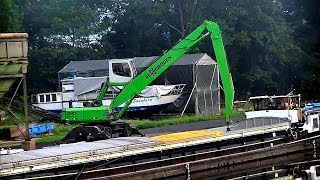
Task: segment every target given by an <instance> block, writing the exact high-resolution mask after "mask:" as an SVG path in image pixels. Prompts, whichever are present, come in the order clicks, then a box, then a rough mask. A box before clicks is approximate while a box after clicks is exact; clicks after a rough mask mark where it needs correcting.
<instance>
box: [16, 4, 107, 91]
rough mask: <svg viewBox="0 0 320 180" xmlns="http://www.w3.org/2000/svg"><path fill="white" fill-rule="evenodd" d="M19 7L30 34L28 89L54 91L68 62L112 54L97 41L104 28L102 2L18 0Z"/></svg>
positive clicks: (105, 25) (105, 27)
mask: <svg viewBox="0 0 320 180" xmlns="http://www.w3.org/2000/svg"><path fill="white" fill-rule="evenodd" d="M19 6H20V9H22V10H23V11H24V26H25V29H26V31H27V32H28V33H29V36H30V38H29V46H30V51H29V52H30V53H29V62H30V65H29V74H28V76H29V79H28V80H29V88H30V90H31V91H30V92H32V93H37V92H45V91H50V90H51V91H52V90H53V91H56V90H57V87H58V77H57V73H58V71H59V70H60V69H61V68H62V67H64V66H65V65H66V64H68V63H69V62H70V61H78V60H88V59H102V58H108V57H112V53H113V48H112V47H111V46H109V44H108V43H107V42H103V43H100V41H101V37H102V34H104V33H106V30H107V28H108V21H107V18H104V19H103V21H102V17H103V16H106V13H107V10H106V9H105V7H106V4H105V2H104V1H85V2H84V1H78V0H51V1H38V0H21V1H20V2H19ZM105 47H108V48H105Z"/></svg>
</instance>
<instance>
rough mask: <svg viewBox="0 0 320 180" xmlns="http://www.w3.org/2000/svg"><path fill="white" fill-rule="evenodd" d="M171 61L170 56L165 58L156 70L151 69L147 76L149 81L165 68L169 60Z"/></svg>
mask: <svg viewBox="0 0 320 180" xmlns="http://www.w3.org/2000/svg"><path fill="white" fill-rule="evenodd" d="M170 59H171V56H168V57H167V58H165V59H164V60H163V61H162V62H160V63H159V64H158V65H157V66H156V67H155V68H151V69H149V72H148V74H147V75H146V76H145V77H146V78H147V79H149V78H150V77H151V76H153V75H156V74H157V72H158V70H159V69H160V68H161V67H162V66H164V65H165V64H166V63H167V62H168V61H169V60H170Z"/></svg>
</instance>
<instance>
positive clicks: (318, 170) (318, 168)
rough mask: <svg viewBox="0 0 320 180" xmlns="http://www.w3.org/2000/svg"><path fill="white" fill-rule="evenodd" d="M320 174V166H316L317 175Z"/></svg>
mask: <svg viewBox="0 0 320 180" xmlns="http://www.w3.org/2000/svg"><path fill="white" fill-rule="evenodd" d="M319 176H320V166H316V177H319Z"/></svg>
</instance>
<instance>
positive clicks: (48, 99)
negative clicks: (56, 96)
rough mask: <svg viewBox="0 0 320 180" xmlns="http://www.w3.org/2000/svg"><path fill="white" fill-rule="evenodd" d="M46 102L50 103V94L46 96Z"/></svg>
mask: <svg viewBox="0 0 320 180" xmlns="http://www.w3.org/2000/svg"><path fill="white" fill-rule="evenodd" d="M46 102H50V94H47V95H46Z"/></svg>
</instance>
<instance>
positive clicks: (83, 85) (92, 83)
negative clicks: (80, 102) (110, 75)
mask: <svg viewBox="0 0 320 180" xmlns="http://www.w3.org/2000/svg"><path fill="white" fill-rule="evenodd" d="M106 79H107V77H106V76H105V77H93V78H76V79H74V80H73V85H74V94H75V95H76V96H79V95H83V94H85V93H89V92H92V91H98V90H100V88H101V85H102V84H103V83H104V82H105V81H106Z"/></svg>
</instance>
